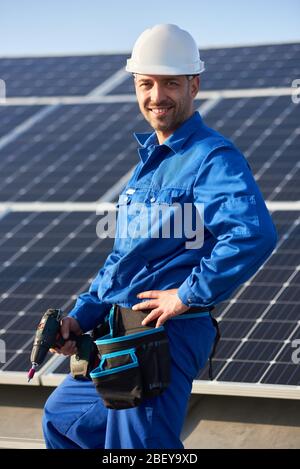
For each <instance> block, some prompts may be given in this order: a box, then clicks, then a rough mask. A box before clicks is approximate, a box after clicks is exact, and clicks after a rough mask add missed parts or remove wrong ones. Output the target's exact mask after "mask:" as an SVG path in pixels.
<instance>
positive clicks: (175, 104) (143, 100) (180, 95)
mask: <svg viewBox="0 0 300 469" xmlns="http://www.w3.org/2000/svg"><path fill="white" fill-rule="evenodd" d="M134 82H135V90H136V95H137V100H138V103H139V107H140V110H141V112H142V114H143V116H144V117H145V119H146V120H147V121H148V122H149V124H150V125H151V127H152V128H153V129H154V130H155V131H156V134H157V137H158V141H159V143H160V144H162V143H163V142H164V141H165V140H166V139H167V138H168V137H169V136H170V135H172V133H174V131H175V130H176V129H177V128H178V127H179V126H180V125H181V124H182V123H183V122H184V121H186V120H187V119H188V118H189V117H190V116H191V115H192V114H193V101H194V98H195V97H196V95H197V92H198V90H199V77H198V76H196V77H193V78H191V79H188V77H186V76H185V75H178V76H162V75H135V79H134Z"/></svg>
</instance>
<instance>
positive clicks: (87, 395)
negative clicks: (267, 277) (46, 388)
mask: <svg viewBox="0 0 300 469" xmlns="http://www.w3.org/2000/svg"><path fill="white" fill-rule="evenodd" d="M203 70H204V64H203V62H202V61H201V60H200V57H199V52H198V48H197V46H196V43H195V41H194V40H193V38H192V37H191V36H190V35H189V33H187V32H186V31H183V30H181V29H180V28H178V27H177V26H175V25H157V26H155V27H153V28H152V29H148V30H146V31H145V32H144V33H143V34H142V35H141V36H140V37H139V39H138V40H137V42H136V44H135V46H134V49H133V53H132V57H131V59H129V60H128V62H127V71H129V72H131V73H133V76H134V83H135V89H136V95H137V99H138V103H139V107H140V110H141V112H142V114H143V115H144V117H145V119H146V120H147V121H148V122H149V123H150V125H151V126H152V127H153V129H154V132H153V133H152V134H147V135H145V134H143V135H136V138H137V140H138V143H139V144H140V148H139V156H140V159H141V161H140V162H139V164H138V165H137V166H136V168H135V170H134V172H133V175H132V177H131V179H130V181H129V182H128V184H127V186H126V188H125V189H124V191H123V192H122V194H121V195H120V199H119V203H118V205H119V219H118V225H117V232H116V239H115V244H114V248H113V251H112V253H111V254H110V255H109V256H108V258H107V260H106V262H105V264H104V266H103V268H102V269H101V270H100V271H99V273H98V275H97V277H96V278H95V279H94V280H93V282H92V284H91V287H90V289H89V291H88V292H87V293H84V294H82V295H80V296H79V298H78V300H77V302H76V305H75V307H74V309H73V310H72V311H71V313H70V314H69V316H68V317H67V318H65V319H64V320H63V322H62V326H61V331H62V334H63V336H64V337H65V338H66V339H67V338H68V336H69V331H73V332H75V333H76V334H80V333H82V332H86V331H89V330H91V329H92V328H94V327H95V326H96V325H97V324H100V323H102V322H103V321H104V318H105V317H106V316H107V314H108V312H109V310H110V308H111V306H112V305H119V306H121V307H123V308H131V310H132V311H131V313H132V314H133V312H134V311H144V312H145V311H146V312H147V313H148V314H147V315H146V317H145V319H144V320H143V322H142V324H143V325H149V324H154V325H155V326H156V327H160V326H162V325H163V326H164V327H165V330H166V332H167V335H168V339H169V346H170V354H171V382H170V385H169V387H168V388H167V389H166V391H164V392H163V394H161V395H159V396H157V397H154V398H151V399H146V400H145V401H143V402H142V403H141V404H140V405H139V406H137V407H133V408H130V409H122V410H115V409H107V408H106V407H104V405H103V403H102V401H101V399H100V397H99V396H98V394H97V393H96V391H95V389H94V386H93V383H92V382H90V381H75V380H74V379H72V378H71V377H67V378H66V380H65V381H64V383H62V385H61V386H60V387H58V388H57V389H56V391H55V392H54V393H53V394H52V396H50V398H49V400H48V402H47V404H46V406H45V415H44V421H43V427H44V434H45V439H46V443H47V447H49V448H109V449H111V448H135V449H136V448H182V443H181V441H180V432H181V429H182V426H183V422H184V417H185V413H186V408H187V403H188V399H189V395H190V392H191V386H192V382H193V379H194V378H195V377H196V376H197V375H198V373H199V370H200V369H201V368H203V367H204V365H205V363H206V361H207V359H208V357H209V355H210V353H211V350H212V346H213V342H214V338H215V330H214V327H213V324H212V320H211V317H210V314H209V310H210V309H211V308H212V307H213V306H214V305H215V304H217V303H219V302H220V301H223V300H225V299H227V298H228V297H229V296H230V295H231V294H232V292H233V291H234V290H235V289H236V288H237V287H238V286H239V285H241V283H243V282H245V281H246V280H247V279H249V278H250V277H251V276H252V275H253V274H254V273H255V272H256V271H257V269H258V268H259V267H260V266H261V265H262V263H263V262H264V261H265V260H266V259H267V257H268V256H269V255H270V254H271V252H272V250H273V248H274V246H275V244H276V232H275V229H274V226H273V223H272V220H271V218H270V216H269V213H268V211H267V208H266V206H265V203H264V201H263V198H262V195H261V193H260V191H259V189H258V187H257V185H256V183H255V181H254V179H253V176H252V174H251V171H250V169H249V166H248V164H247V162H246V160H245V158H244V157H243V155H242V154H241V153H240V152H239V151H238V150H237V149H236V148H235V147H234V145H233V144H232V143H231V142H230V141H229V140H227V139H225V138H224V137H223V136H221V135H220V134H218V133H217V132H215V131H214V130H212V129H210V128H208V127H206V126H205V125H204V123H203V122H202V120H201V117H200V115H199V113H197V112H194V108H193V102H194V99H195V97H196V95H197V93H198V90H199V74H200V73H201V72H202V71H203ZM134 204H140V205H141V204H142V205H143V206H145V207H146V216H144V215H143V216H142V215H141V214H142V212H143V210H140V212H139V213H137V214H136V215H135V216H134V215H133V212H130V210H128V207H131V206H133V205H134ZM173 204H174V205H175V204H177V205H176V207H177V208H178V207H181V208H182V207H185V205H188V204H192V205H193V207H194V208H195V207H201V206H202V205H203V206H204V212H203V214H202V218H203V223H204V235H203V243H201V245H199V243H198V244H196V246H194V245H192V246H191V247H190V246H187V244H186V241H187V236H185V234H182V235H181V236H175V235H174V232H172V233H173V235H171V236H169V237H168V236H167V237H158V236H154V237H151V236H150V237H149V236H148V237H147V236H141V237H139V236H136V234H137V233H138V231H139V227H140V226H141V225H144V224H145V222H146V219H147V211H148V210H151V209H152V208H162V207H171V206H172V205H173ZM124 210H125V212H124ZM124 213H125V214H126V216H127V221H128V218H130V220H129V221H130V224H131V225H130V227H131V231H130V233H131V234H128V226H126V230H127V231H126V233H125V234H124V230H125V225H126V223H125V224H124V216H123V218H122V217H121V215H124ZM143 213H145V212H143ZM196 218H197V214H195V211H194V212H193V215H192V220H191V221H192V223H195V220H196ZM125 221H126V219H125ZM132 228H133V229H132ZM175 228H176V227H175ZM189 311H192V312H191V313H190V314H189ZM176 319H180V320H176ZM57 351H58V352H60V353H64V354H65V355H71V354H73V353H75V352H76V347H75V343H74V342H72V341H70V340H69V341H67V342H66V344H65V345H64V347H62V348H61V349H60V350H57Z"/></svg>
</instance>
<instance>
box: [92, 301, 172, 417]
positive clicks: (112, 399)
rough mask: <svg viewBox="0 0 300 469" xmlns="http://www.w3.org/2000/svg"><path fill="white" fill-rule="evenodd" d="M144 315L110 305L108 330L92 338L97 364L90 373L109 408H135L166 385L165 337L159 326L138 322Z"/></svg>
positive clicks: (167, 362) (142, 312)
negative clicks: (98, 356) (95, 348)
mask: <svg viewBox="0 0 300 469" xmlns="http://www.w3.org/2000/svg"><path fill="white" fill-rule="evenodd" d="M147 314H149V311H147V312H145V311H132V310H131V309H127V308H120V307H119V306H118V305H114V306H113V307H112V309H111V311H110V315H109V318H108V322H109V329H110V333H109V334H107V335H104V336H102V337H100V338H98V339H97V340H96V345H97V347H98V351H99V353H100V364H99V366H98V367H97V368H95V369H94V370H93V371H92V372H91V373H90V376H91V378H92V380H93V382H94V384H95V386H96V389H97V391H98V393H99V394H100V396H101V397H102V399H103V401H104V404H105V406H106V407H108V408H110V409H128V408H130V407H136V406H138V405H139V404H140V403H141V402H142V401H143V400H144V399H148V398H152V397H155V396H158V395H160V394H161V393H162V392H163V391H164V390H165V389H166V388H167V387H168V385H169V382H170V353H169V342H168V337H167V334H166V332H165V329H164V327H163V326H162V327H159V328H155V327H154V324H150V325H149V326H142V325H141V322H142V320H143V319H144V318H145V317H146V316H147Z"/></svg>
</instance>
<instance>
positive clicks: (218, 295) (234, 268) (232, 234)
mask: <svg viewBox="0 0 300 469" xmlns="http://www.w3.org/2000/svg"><path fill="white" fill-rule="evenodd" d="M194 200H195V203H196V205H197V203H199V204H204V228H205V229H207V230H208V231H209V232H210V233H211V234H212V236H213V237H214V239H215V244H214V246H213V249H212V251H211V254H210V255H209V256H207V257H205V256H204V257H203V258H202V259H201V260H200V259H199V265H197V266H196V267H194V268H193V270H192V272H191V274H190V275H189V276H188V277H187V278H186V280H185V281H184V282H183V283H182V285H181V286H180V287H179V290H178V296H179V298H180V299H181V301H182V302H183V303H184V304H185V305H187V306H213V305H215V304H216V303H219V302H220V301H224V300H226V299H227V298H229V296H230V295H231V294H232V293H233V291H234V290H235V289H236V288H237V287H239V286H240V285H241V284H242V283H244V282H245V281H246V280H248V279H249V278H250V277H251V276H252V275H254V273H255V272H256V271H257V269H258V268H259V267H260V266H261V265H262V264H263V263H264V262H265V260H266V259H267V258H268V257H269V255H270V254H271V252H272V251H273V249H274V247H275V246H276V242H277V234H276V229H275V227H274V224H273V222H272V219H271V216H270V214H269V212H268V210H267V207H266V205H265V202H264V200H263V197H262V194H261V192H260V190H259V188H258V186H257V184H256V182H255V180H254V177H253V175H252V173H251V170H250V167H249V165H248V163H247V161H246V159H245V158H244V156H243V155H242V154H241V153H240V152H239V151H238V150H237V149H235V148H234V147H233V148H230V147H228V148H226V147H223V148H218V149H216V150H214V151H212V152H211V153H210V155H208V156H207V157H206V159H205V160H204V161H203V163H202V164H201V166H200V168H199V171H198V175H197V178H196V182H195V186H194Z"/></svg>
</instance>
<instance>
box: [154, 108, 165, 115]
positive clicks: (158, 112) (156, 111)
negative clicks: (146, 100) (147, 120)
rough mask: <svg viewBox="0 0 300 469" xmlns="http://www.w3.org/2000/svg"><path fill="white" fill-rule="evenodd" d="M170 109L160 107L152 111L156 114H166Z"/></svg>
mask: <svg viewBox="0 0 300 469" xmlns="http://www.w3.org/2000/svg"><path fill="white" fill-rule="evenodd" d="M167 111H168V109H167V108H163V109H162V108H160V109H152V112H154V114H164V113H166V112H167Z"/></svg>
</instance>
